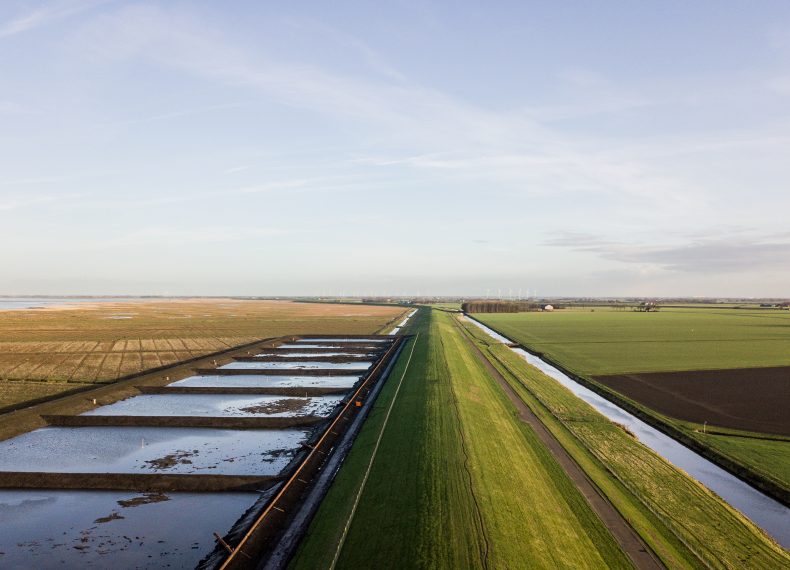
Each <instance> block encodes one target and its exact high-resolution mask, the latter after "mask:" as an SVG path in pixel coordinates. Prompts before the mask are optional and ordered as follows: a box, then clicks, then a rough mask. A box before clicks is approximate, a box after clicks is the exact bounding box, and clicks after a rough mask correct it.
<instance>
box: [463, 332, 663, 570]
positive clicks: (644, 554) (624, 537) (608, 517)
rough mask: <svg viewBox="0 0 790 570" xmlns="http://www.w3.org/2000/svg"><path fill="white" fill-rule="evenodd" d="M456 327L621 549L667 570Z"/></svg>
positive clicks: (643, 564) (641, 564)
mask: <svg viewBox="0 0 790 570" xmlns="http://www.w3.org/2000/svg"><path fill="white" fill-rule="evenodd" d="M454 322H455V321H454ZM455 325H456V326H457V327H458V328H459V329H460V330H461V331H462V333H463V335H464V338H465V339H466V341H467V342H468V343H469V345H470V346H471V348H472V350H473V351H474V353H475V355H476V356H477V357H478V359H479V360H480V362H482V363H483V365H484V366H485V368H486V370H487V371H488V372H489V373H490V374H491V377H492V378H494V379H495V380H496V381H497V383H498V384H499V385H500V386H501V387H502V390H503V391H504V392H505V394H506V395H507V397H508V399H510V401H511V402H512V403H513V405H514V406H515V407H516V410H517V411H518V416H519V419H520V420H521V421H523V422H525V423H527V424H529V426H530V427H531V428H532V429H533V431H534V432H535V434H536V435H537V436H538V438H539V439H540V441H541V442H542V443H543V445H545V446H546V448H547V449H548V450H549V452H550V453H551V455H552V456H553V457H554V459H555V460H556V461H557V463H559V464H560V466H561V467H562V469H563V470H564V471H565V473H567V475H568V477H569V478H570V480H571V481H572V482H573V484H574V485H576V488H577V489H579V492H580V493H581V494H582V495H583V496H584V498H585V499H586V500H587V502H588V504H589V505H590V507H591V508H592V510H593V511H594V512H595V513H596V514H597V515H598V517H599V518H600V519H601V521H602V522H603V524H604V526H606V528H607V529H608V530H609V532H611V533H612V536H613V537H614V539H615V540H616V541H617V543H618V544H619V545H620V548H622V549H623V552H625V553H626V554H627V555H628V557H629V558H630V559H631V561H632V562H633V563H634V565H635V566H636V567H637V568H639V569H640V570H644V569H659V568H664V566H663V565H662V564H661V562H659V561H658V560H657V559H656V557H655V556H654V555H653V553H652V552H651V550H650V549H649V548H648V546H647V545H646V544H645V543H644V542H643V541H642V539H641V537H640V536H639V535H638V534H637V533H636V531H635V530H634V529H633V528H632V527H631V525H630V524H628V521H626V520H625V518H623V516H622V515H621V514H620V512H619V511H618V510H617V509H615V508H614V506H613V505H612V504H611V503H610V502H609V501H608V500H607V499H606V498H605V497H604V496H603V495H602V494H601V493H600V492H599V491H598V488H597V487H596V486H595V484H594V483H593V482H592V481H591V480H590V479H589V478H588V477H587V475H586V474H585V473H584V471H583V470H582V468H581V467H579V465H578V464H577V463H576V462H575V461H574V460H573V458H572V457H571V456H570V455H569V454H568V452H567V451H565V448H564V447H563V446H562V444H561V443H560V442H559V441H557V439H556V438H555V437H554V436H553V435H552V434H551V432H550V431H549V430H548V429H547V428H546V426H544V425H543V422H541V421H540V419H539V418H538V416H536V415H535V414H534V413H533V412H532V410H531V409H530V408H529V406H527V404H526V403H524V401H523V400H522V399H521V398H520V397H519V396H518V394H516V392H515V391H514V390H513V388H512V387H511V386H510V384H508V382H507V380H506V379H505V377H504V376H502V374H501V373H500V372H499V370H497V369H496V367H495V366H494V365H493V364H491V362H490V361H489V360H488V358H487V357H486V355H485V354H484V353H483V351H481V350H480V348H479V347H478V346H477V345H476V344H475V343H474V341H473V340H472V339H471V338H469V335H468V333H467V332H466V331H465V330H464V328H463V327H462V326H461V325H460V324H458V323H457V322H455Z"/></svg>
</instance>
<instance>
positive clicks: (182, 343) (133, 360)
mask: <svg viewBox="0 0 790 570" xmlns="http://www.w3.org/2000/svg"><path fill="white" fill-rule="evenodd" d="M403 312H404V309H403V308H402V307H396V306H392V307H387V306H370V305H361V304H353V305H352V304H348V305H343V304H319V303H294V302H289V301H253V300H234V299H173V300H163V299H157V300H141V301H138V300H134V301H131V300H130V301H118V302H97V303H79V304H73V305H63V306H59V307H49V308H43V309H30V310H13V311H0V408H3V407H7V406H12V405H17V404H20V403H23V402H27V401H32V400H37V399H39V398H46V397H50V396H54V395H57V394H59V393H63V392H66V391H70V390H73V389H75V388H81V387H85V386H86V385H91V384H101V383H108V382H113V381H115V380H117V379H119V378H121V377H124V376H127V375H129V374H135V373H140V372H143V371H145V370H150V369H153V368H157V367H160V366H165V365H170V364H176V363H178V362H181V361H184V360H188V359H190V358H195V357H199V356H204V355H206V354H210V353H212V352H217V351H221V350H225V349H229V348H231V347H234V346H238V345H241V344H245V343H248V342H253V341H255V340H258V339H262V338H268V337H275V336H281V335H285V334H300V333H316V334H332V333H345V334H369V333H373V332H376V331H377V330H378V329H380V328H381V327H382V326H384V325H385V324H386V323H388V322H390V321H392V320H394V319H396V318H397V317H399V316H400V315H401V314H402V313H403Z"/></svg>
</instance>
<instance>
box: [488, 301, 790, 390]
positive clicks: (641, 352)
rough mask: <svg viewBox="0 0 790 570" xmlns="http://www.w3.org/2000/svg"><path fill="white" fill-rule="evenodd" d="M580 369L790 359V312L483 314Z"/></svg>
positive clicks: (765, 363)
mask: <svg viewBox="0 0 790 570" xmlns="http://www.w3.org/2000/svg"><path fill="white" fill-rule="evenodd" d="M476 317H478V318H479V319H480V320H481V321H483V322H486V323H489V324H491V325H492V326H493V327H494V328H495V329H497V330H498V331H500V332H502V334H504V335H505V336H507V337H509V338H512V339H513V340H516V341H518V342H520V343H522V344H525V345H527V346H530V347H532V348H534V349H535V350H538V351H540V352H544V353H546V354H547V355H549V356H551V357H552V358H554V359H555V360H557V361H558V362H562V363H563V365H564V366H566V367H567V368H568V369H570V370H573V371H574V372H578V373H580V374H592V375H595V374H620V373H625V372H656V371H674V370H698V369H716V368H747V367H751V366H755V367H756V366H785V365H790V350H788V349H790V312H786V311H747V310H726V309H721V310H712V309H698V310H694V309H662V310H661V311H659V312H657V313H635V312H631V311H611V310H601V309H596V310H595V312H590V311H589V310H587V311H583V310H572V311H555V312H553V313H508V314H480V315H476Z"/></svg>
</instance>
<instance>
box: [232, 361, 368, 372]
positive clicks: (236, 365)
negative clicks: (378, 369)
mask: <svg viewBox="0 0 790 570" xmlns="http://www.w3.org/2000/svg"><path fill="white" fill-rule="evenodd" d="M371 364H373V363H372V362H370V361H365V360H362V361H359V362H315V361H296V362H282V361H280V362H267V361H255V362H249V361H242V362H238V361H237V362H231V363H229V364H225V365H224V366H220V367H219V368H220V370H286V369H291V368H294V369H298V370H309V369H318V368H321V369H325V370H367V369H368V368H370V365H371Z"/></svg>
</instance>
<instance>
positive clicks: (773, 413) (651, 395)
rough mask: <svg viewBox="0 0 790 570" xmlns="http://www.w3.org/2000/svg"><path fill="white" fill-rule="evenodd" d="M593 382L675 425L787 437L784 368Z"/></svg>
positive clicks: (788, 384)
mask: <svg viewBox="0 0 790 570" xmlns="http://www.w3.org/2000/svg"><path fill="white" fill-rule="evenodd" d="M593 379H594V380H595V381H596V382H599V383H601V384H603V385H605V386H607V387H609V388H612V389H613V390H616V391H617V392H619V393H621V394H623V395H624V396H626V397H628V398H630V399H632V400H634V401H636V402H639V403H640V404H643V405H645V406H647V407H648V408H651V409H653V410H655V411H657V412H659V413H661V414H664V415H667V416H670V417H673V418H677V419H680V420H685V421H690V422H696V423H700V424H701V423H703V422H708V424H711V425H716V426H721V427H727V428H732V429H740V430H745V431H756V432H763V433H773V434H780V435H790V413H788V410H790V366H780V367H771V368H737V369H729V370H695V371H688V372H649V373H643V374H613V375H606V376H594V377H593Z"/></svg>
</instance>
